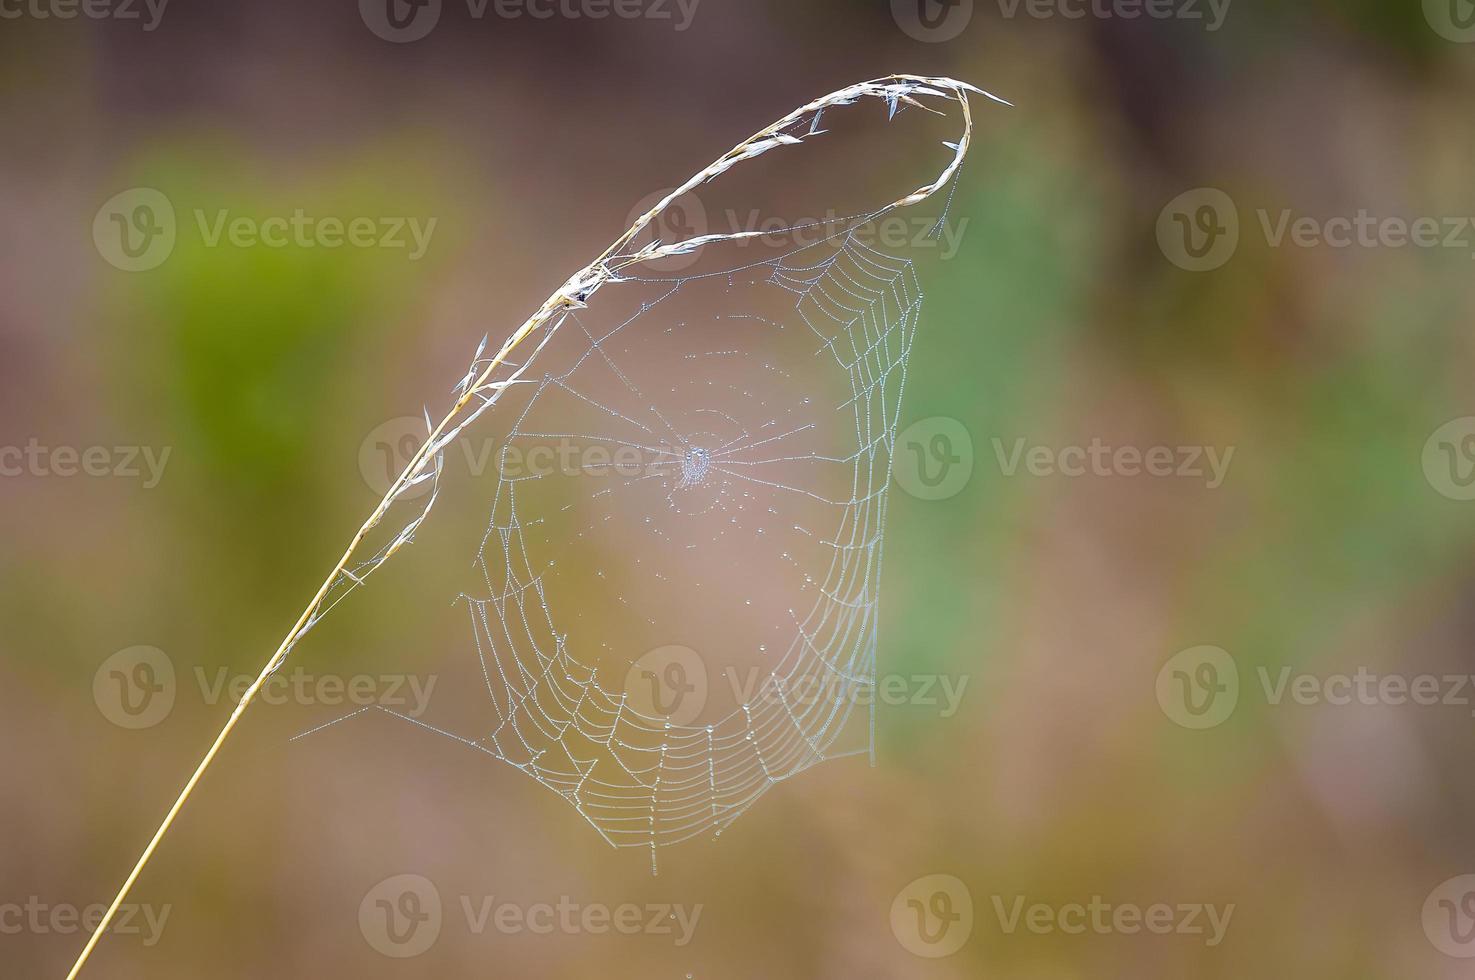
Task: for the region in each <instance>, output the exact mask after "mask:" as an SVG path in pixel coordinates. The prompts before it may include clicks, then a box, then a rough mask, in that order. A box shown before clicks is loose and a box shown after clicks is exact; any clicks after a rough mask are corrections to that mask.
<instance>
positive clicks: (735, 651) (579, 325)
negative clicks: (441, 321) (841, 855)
mask: <svg viewBox="0 0 1475 980" xmlns="http://www.w3.org/2000/svg"><path fill="white" fill-rule="evenodd" d="M970 91H971V92H975V93H976V92H979V91H980V90H976V89H973V88H972V87H971V86H966V85H964V84H962V83H957V82H952V81H951V80H945V79H944V80H939V79H920V78H914V77H912V76H893V78H892V79H887V80H882V81H880V82H874V83H862V84H861V85H858V86H852V87H851V88H850V89H846V90H842V91H841V92H838V93H835V94H833V95H831V96H828V97H826V99H824V100H819V101H817V102H815V103H811V104H810V105H809V106H806V107H803V108H801V109H799V110H796V111H795V112H794V113H792V114H790V116H788V117H786V118H785V119H784V120H781V121H780V122H779V123H778V124H775V126H774V127H770V129H769V130H766V131H765V132H764V133H760V134H759V136H758V137H755V138H754V139H753V140H750V141H749V142H748V143H745V144H741V145H740V146H739V147H738V148H736V149H735V150H734V151H733V152H732V153H730V154H728V155H727V156H726V157H724V158H722V159H721V160H719V161H718V162H717V163H716V164H714V165H713V166H712V167H710V168H708V170H707V171H704V172H703V174H699V175H698V176H697V177H696V178H693V179H692V181H690V182H688V184H687V185H685V187H684V188H682V189H680V190H678V191H677V192H673V193H672V194H671V195H669V196H667V197H666V198H665V199H664V200H663V201H662V202H661V203H660V204H659V205H658V206H657V207H656V208H655V209H653V210H652V211H650V212H649V213H647V214H646V215H645V217H644V218H642V219H641V220H640V221H639V222H637V224H636V226H635V228H633V229H632V231H631V232H630V233H629V234H627V236H626V237H625V238H622V239H621V240H620V241H619V242H617V243H616V245H615V246H612V248H611V250H610V251H609V252H607V253H606V254H605V255H604V256H602V257H601V258H600V259H599V260H597V261H596V263H595V264H594V265H592V266H590V267H589V268H587V269H586V270H584V271H583V272H582V273H580V274H577V275H575V276H574V277H573V278H571V279H570V280H569V282H568V283H566V284H565V286H564V287H563V289H562V290H560V292H559V293H557V294H555V296H554V297H553V298H552V299H550V301H549V303H548V304H547V305H545V307H544V310H543V311H542V313H540V314H539V316H538V317H535V318H534V319H533V320H530V321H529V323H528V324H527V325H525V326H524V328H523V330H522V331H520V332H519V333H518V334H516V335H514V337H513V338H512V339H511V340H509V342H508V343H507V345H505V346H504V347H503V350H502V352H501V353H499V354H498V355H497V356H496V357H495V358H484V357H483V356H482V355H483V353H484V351H485V346H486V345H485V342H483V347H482V349H481V350H478V352H477V356H476V358H475V359H474V362H473V365H472V368H471V371H470V372H469V373H468V374H467V376H466V379H465V380H463V381H462V383H461V384H460V385H458V386H457V389H456V390H457V392H458V394H462V395H463V402H464V400H465V399H470V398H473V397H474V398H475V402H474V405H475V410H474V411H473V412H472V413H471V414H470V417H469V418H468V419H466V420H464V421H461V422H459V423H457V424H456V425H455V426H454V427H452V428H447V429H444V431H441V430H436V429H435V428H434V427H432V436H431V441H430V442H429V443H427V446H426V448H425V449H424V450H422V453H423V454H424V455H423V456H422V458H421V461H420V462H419V463H418V464H416V465H414V466H412V467H411V469H409V470H407V472H406V474H405V476H404V477H403V478H402V481H403V487H402V488H400V490H397V491H393V492H392V493H391V495H390V497H389V498H387V500H392V499H393V498H394V496H395V494H396V493H399V492H402V490H403V489H404V488H408V487H411V486H414V485H416V484H420V483H429V484H430V485H431V487H432V488H433V489H432V493H431V497H430V502H429V503H427V504H426V505H425V507H424V510H423V511H421V512H420V513H419V515H418V516H417V517H416V518H415V519H414V520H413V521H411V522H410V523H409V525H407V526H406V527H405V528H404V529H403V530H401V531H400V532H399V533H398V535H397V536H396V537H395V538H394V539H393V541H391V543H390V544H389V545H388V546H386V547H385V548H384V549H381V551H380V552H379V553H378V554H377V555H375V556H374V557H373V558H371V559H369V560H368V561H367V562H364V563H362V564H360V565H358V566H356V567H355V568H354V569H353V570H351V571H345V576H344V578H343V579H342V580H341V581H340V582H338V583H336V584H335V587H334V589H333V590H331V591H330V592H329V595H328V601H327V602H326V603H325V605H324V607H323V608H322V609H321V610H320V611H318V612H315V613H314V615H313V618H312V619H311V620H310V621H309V624H308V625H309V627H310V626H311V625H312V623H314V622H316V620H317V618H318V617H320V616H321V615H322V613H324V612H326V610H327V609H328V608H331V607H332V605H333V604H335V603H336V602H337V601H338V600H339V599H341V597H342V595H343V594H345V593H346V592H347V591H350V590H351V589H352V588H354V587H356V586H357V585H359V584H360V583H361V581H362V579H363V577H365V576H366V575H367V574H368V573H369V572H372V571H373V570H374V569H375V568H377V567H378V565H379V564H380V563H382V561H383V560H385V558H386V557H387V556H388V555H390V554H393V552H394V551H395V550H396V549H398V548H399V547H400V546H401V545H403V544H405V543H408V542H409V541H410V540H412V539H413V537H414V534H415V532H416V530H417V529H418V528H419V527H420V526H421V524H422V523H423V521H424V520H425V516H426V515H427V514H428V513H429V510H430V507H431V505H432V504H433V502H434V500H435V496H436V493H438V492H439V491H438V489H437V488H438V487H439V484H440V479H439V477H440V473H441V469H442V457H443V453H444V450H445V447H446V446H447V445H448V444H449V443H450V441H451V440H453V439H455V438H458V437H460V436H461V434H462V433H463V432H464V431H465V429H466V427H467V426H468V425H469V424H470V422H471V421H473V420H475V419H477V418H479V417H480V416H481V415H482V414H483V412H485V411H486V410H487V409H489V408H491V407H493V406H494V405H495V406H496V408H497V412H496V413H494V414H488V416H487V422H488V423H493V424H496V425H499V426H503V427H504V428H503V430H502V431H501V432H500V433H499V434H498V435H497V436H496V437H494V438H495V442H496V444H497V445H498V446H499V447H500V448H499V452H498V458H497V465H496V467H495V469H494V472H493V473H491V474H489V475H485V476H484V477H483V478H482V486H483V487H484V492H485V496H481V497H480V499H482V500H488V499H489V500H490V501H491V505H490V513H489V515H488V518H487V522H486V525H485V530H484V532H483V535H482V539H481V544H480V547H479V549H478V554H477V557H476V560H475V562H474V569H475V573H476V574H475V583H474V584H473V585H472V586H470V587H469V588H467V589H466V590H465V591H464V592H463V594H462V595H461V596H460V599H459V602H460V604H461V605H462V606H463V607H464V610H465V612H466V614H467V616H468V619H469V623H470V627H471V631H472V637H473V644H472V646H473V647H474V652H475V658H474V661H473V672H474V673H475V675H476V676H475V687H476V688H477V692H474V693H476V697H475V703H476V707H475V709H474V711H475V714H476V717H475V718H474V719H472V720H471V721H470V722H469V723H467V724H458V725H456V726H454V727H455V728H458V729H460V730H461V732H469V734H462V733H458V732H455V731H452V730H450V728H451V726H447V727H440V726H438V725H432V724H429V723H427V722H426V721H423V720H421V719H418V718H413V717H410V716H408V715H404V714H399V713H397V712H394V711H392V710H390V709H389V708H386V707H383V706H379V708H378V710H381V711H386V712H388V713H389V714H392V715H395V716H396V717H399V718H401V719H403V720H404V721H407V722H410V723H412V724H414V725H417V726H419V727H421V728H423V729H426V730H428V731H431V732H434V733H437V734H439V735H442V736H445V737H448V738H451V739H454V740H455V741H457V742H459V743H461V744H464V745H466V746H469V747H471V748H474V749H476V750H478V751H480V752H483V753H486V754H488V755H491V756H493V757H494V758H496V759H498V760H500V761H502V762H505V763H507V764H508V765H511V766H513V767H514V768H516V769H517V770H519V771H520V772H523V773H525V774H527V775H528V776H530V777H532V778H533V779H535V780H537V782H538V783H540V784H541V785H543V786H545V787H547V788H548V789H550V790H552V791H554V792H555V793H557V794H558V795H559V796H560V797H561V798H563V799H564V800H566V801H567V802H568V803H569V804H571V805H572V806H573V807H574V808H575V809H576V810H577V811H578V812H579V813H580V814H581V815H582V816H583V817H584V818H585V819H586V820H587V821H588V822H589V824H590V825H591V826H593V827H594V828H595V830H596V831H598V833H599V834H600V835H601V836H602V837H603V838H604V839H605V840H606V841H607V842H608V843H609V844H611V845H613V846H616V847H643V848H649V849H650V851H651V862H652V869H653V870H654V869H655V865H656V853H657V850H658V849H659V848H660V847H663V846H667V845H671V844H676V843H679V842H681V841H685V840H688V839H691V838H693V837H697V836H700V835H704V834H713V835H720V834H721V833H722V832H723V830H724V829H726V828H727V827H728V826H730V825H731V824H732V823H733V821H735V820H736V819H737V818H738V817H740V816H741V815H742V814H743V813H745V812H746V811H747V810H748V809H749V808H750V807H752V806H753V805H754V803H756V802H757V800H758V799H759V798H760V797H762V796H763V795H764V793H766V792H767V791H768V790H770V789H772V788H773V787H774V786H776V785H777V784H779V783H781V782H783V781H785V780H787V779H789V778H791V777H793V776H795V775H797V774H799V773H802V772H804V771H806V770H808V769H809V768H811V767H813V766H815V765H818V764H819V763H821V762H824V761H826V760H830V759H835V758H839V757H843V756H849V755H859V754H868V753H869V754H870V755H871V757H872V761H873V762H874V748H875V703H876V697H875V686H876V659H877V657H876V649H877V627H878V616H877V613H878V608H879V606H878V600H879V585H880V576H881V567H882V557H883V546H884V533H883V532H884V528H885V522H886V510H887V497H888V490H889V485H890V479H891V466H892V458H893V454H894V449H895V439H896V435H897V432H898V428H899V422H900V412H901V406H902V396H903V393H904V391H905V387H906V378H907V363H908V359H909V356H910V353H911V349H912V343H913V338H914V336H915V332H916V328H917V323H918V316H919V312H920V309H921V304H922V291H921V289H920V286H919V283H918V280H917V276H916V272H915V270H914V268H913V264H912V262H911V261H910V260H908V259H906V258H903V257H901V256H898V255H894V254H891V253H890V252H889V251H883V250H881V249H880V248H878V247H876V246H875V245H874V244H872V243H873V241H874V240H876V239H878V238H880V237H882V236H878V235H876V234H874V232H875V231H876V230H877V223H878V222H879V221H880V220H881V219H883V218H888V216H894V213H895V212H896V211H897V209H899V208H905V207H907V206H909V205H911V204H915V203H918V202H920V201H922V200H925V199H927V198H928V197H930V196H931V195H933V194H934V193H936V192H937V191H939V190H941V189H943V188H945V187H947V186H948V185H949V184H950V182H951V180H952V178H953V177H954V176H955V174H956V172H957V168H958V166H959V165H960V164H961V162H962V158H963V156H964V155H965V154H966V152H967V148H968V142H969V133H970V132H971V118H970V117H969V115H968V109H967V94H968V92H970ZM983 94H986V93H983ZM937 96H943V97H946V98H950V99H953V100H955V101H956V102H957V103H958V104H959V105H960V106H961V107H962V111H963V115H964V122H965V130H964V134H963V136H962V137H961V139H960V140H959V141H958V142H956V143H953V142H948V143H946V144H945V145H946V146H947V147H948V148H949V149H950V150H952V151H953V154H954V156H953V162H952V164H951V165H950V166H949V167H948V168H947V169H946V170H944V171H943V173H942V175H941V176H939V177H938V178H937V180H936V181H934V182H933V183H932V184H931V185H930V186H924V187H922V188H920V189H919V190H917V191H915V192H913V193H912V194H911V195H909V196H908V197H906V198H904V199H902V200H901V201H898V202H896V203H895V204H892V205H889V206H887V207H886V208H883V209H881V210H879V211H874V212H871V213H868V214H861V215H857V216H853V217H850V218H843V219H842V218H834V219H830V220H829V221H816V222H810V223H800V224H797V225H794V226H792V227H788V228H784V229H782V230H781V231H778V232H771V231H768V232H763V233H761V234H760V233H757V232H737V231H733V232H729V233H727V234H716V235H703V234H699V233H695V234H694V233H691V232H684V231H683V230H682V229H677V233H676V234H674V235H668V234H666V233H667V231H669V229H667V228H665V227H664V226H663V222H664V221H666V220H671V219H672V217H673V215H674V214H675V213H676V212H678V211H679V210H680V207H681V206H680V202H679V201H678V200H677V199H678V197H679V196H680V195H681V194H682V193H685V192H686V191H690V190H691V189H692V188H694V187H695V186H697V185H698V184H699V183H701V182H703V181H710V180H711V179H712V178H713V177H715V176H717V175H718V174H720V173H722V172H724V171H725V170H727V169H730V168H731V167H732V166H733V164H735V163H737V162H740V161H742V160H747V159H751V158H753V157H755V156H757V155H759V154H761V153H763V152H767V151H768V150H770V149H774V148H777V147H780V146H786V145H790V144H796V143H800V142H803V141H805V140H808V139H812V138H814V137H816V136H819V135H822V134H823V133H824V132H825V130H823V129H822V128H821V118H822V116H823V114H824V112H825V110H826V109H827V108H829V107H833V106H836V105H841V106H843V105H850V104H853V103H855V102H858V101H861V100H863V99H865V98H867V97H876V98H883V99H885V101H886V102H887V103H888V109H889V117H894V116H895V115H896V114H897V112H898V111H899V110H901V109H904V108H905V107H906V104H910V105H920V103H919V102H918V101H917V97H937ZM990 98H993V97H992V96H990ZM903 103H905V104H903ZM948 200H949V202H950V200H951V194H949V195H948ZM946 211H947V208H946V207H944V210H943V215H944V217H943V219H941V220H939V221H938V223H937V226H936V228H934V232H935V231H938V230H940V229H941V227H942V220H945V216H946ZM656 219H660V220H659V221H657V220H656ZM888 220H889V219H888ZM653 222H655V223H654V224H653ZM642 231H649V232H652V233H653V234H654V236H655V237H654V238H652V240H650V241H648V242H646V243H645V244H644V245H642V246H639V247H637V246H636V244H635V239H636V238H637V237H639V234H640V233H641V232H642ZM775 243H777V244H775ZM754 252H757V253H758V254H757V256H756V257H755V255H754V254H753V253H754ZM714 256H715V258H714ZM693 262H701V263H702V264H701V265H700V266H699V267H698V268H697V269H695V270H693V271H691V272H689V273H688V274H685V275H676V274H671V275H663V274H662V273H664V272H666V271H667V270H668V269H669V267H670V266H671V265H672V264H675V265H676V266H677V267H678V270H680V269H685V268H687V267H688V266H689V265H690V263H693ZM596 293H597V296H596V295H595V294H596ZM543 321H547V325H546V326H545V327H543V329H542V332H541V335H540V336H539V337H538V338H537V339H536V343H535V345H532V346H534V348H535V349H533V350H532V351H530V352H528V353H526V354H525V355H524V357H523V358H522V359H520V360H519V361H517V362H514V361H512V360H510V359H507V357H506V355H507V354H508V352H509V351H510V350H511V349H512V348H513V347H514V346H515V345H516V343H517V342H518V341H519V340H521V339H522V337H523V336H526V335H528V333H529V332H530V331H531V330H533V328H534V327H535V325H537V324H538V323H540V322H543ZM483 365H485V368H483ZM479 372H480V377H479V378H478V373H479ZM427 426H430V422H429V418H428V417H427ZM443 426H444V424H443ZM438 432H439V433H440V434H437V433H438ZM478 496H480V493H478ZM721 680H728V681H730V682H731V683H729V684H728V685H726V687H725V688H724V686H723V685H722V684H721V683H720V681H721ZM364 710H368V709H364ZM361 713H362V712H355V713H354V714H361ZM349 717H352V715H350V716H349ZM340 720H343V719H340ZM330 724H333V723H330ZM323 727H327V726H323ZM317 730H320V729H314V731H317Z"/></svg>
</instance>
